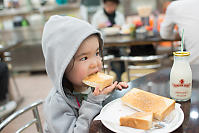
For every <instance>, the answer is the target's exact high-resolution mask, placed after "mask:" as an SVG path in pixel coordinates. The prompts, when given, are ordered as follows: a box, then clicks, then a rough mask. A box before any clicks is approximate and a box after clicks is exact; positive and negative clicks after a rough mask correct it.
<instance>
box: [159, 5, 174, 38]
mask: <svg viewBox="0 0 199 133" xmlns="http://www.w3.org/2000/svg"><path fill="white" fill-rule="evenodd" d="M174 10H175V7H174V5H169V6H168V7H167V11H166V14H165V18H164V21H163V22H162V24H161V26H160V36H161V37H162V38H163V39H174V38H175V36H176V32H175V30H174V26H175V24H176V23H175V19H176V18H175V12H174Z"/></svg>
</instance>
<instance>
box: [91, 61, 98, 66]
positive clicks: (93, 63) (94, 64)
mask: <svg viewBox="0 0 199 133" xmlns="http://www.w3.org/2000/svg"><path fill="white" fill-rule="evenodd" d="M97 64H98V63H97V60H92V61H91V64H90V68H95V67H97Z"/></svg>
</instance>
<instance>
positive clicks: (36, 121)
mask: <svg viewBox="0 0 199 133" xmlns="http://www.w3.org/2000/svg"><path fill="white" fill-rule="evenodd" d="M41 104H43V100H39V101H37V102H34V103H32V104H31V105H28V106H26V107H24V108H23V109H20V110H18V111H16V112H14V113H13V114H12V115H10V116H9V117H8V118H6V119H5V120H4V121H3V122H2V123H0V132H1V131H2V130H3V129H4V128H5V127H6V126H7V125H8V124H9V123H10V122H12V121H13V120H14V119H16V118H17V117H19V116H21V115H22V114H24V113H25V112H27V111H31V110H32V112H33V116H34V119H32V120H31V121H29V122H28V123H26V124H25V125H24V126H22V127H21V128H20V129H18V130H17V131H16V133H21V132H22V131H24V130H25V129H27V128H28V127H30V126H31V125H32V124H36V128H37V131H38V133H43V129H42V124H41V120H40V116H39V111H38V106H39V105H41Z"/></svg>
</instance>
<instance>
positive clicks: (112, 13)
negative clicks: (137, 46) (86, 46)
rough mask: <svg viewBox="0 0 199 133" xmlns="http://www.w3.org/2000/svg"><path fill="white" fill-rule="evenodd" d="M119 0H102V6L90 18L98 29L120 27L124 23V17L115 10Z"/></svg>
mask: <svg viewBox="0 0 199 133" xmlns="http://www.w3.org/2000/svg"><path fill="white" fill-rule="evenodd" d="M119 4H120V1H119V0H103V8H102V9H99V10H98V11H97V12H96V13H95V14H94V15H93V18H92V20H91V23H92V25H94V26H96V27H97V28H98V29H101V28H106V27H121V26H122V25H124V24H125V17H124V15H123V14H122V13H120V12H119V11H117V8H118V6H119Z"/></svg>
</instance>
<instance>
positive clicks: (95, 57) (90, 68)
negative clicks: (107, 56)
mask: <svg viewBox="0 0 199 133" xmlns="http://www.w3.org/2000/svg"><path fill="white" fill-rule="evenodd" d="M74 58H75V60H71V62H70V63H69V65H68V66H69V67H67V69H66V77H67V79H68V80H69V81H71V82H72V84H73V86H74V88H75V89H78V88H81V87H83V86H84V84H83V83H82V80H83V79H84V78H85V77H87V76H88V75H90V74H93V73H96V72H98V71H101V70H102V58H101V57H100V55H99V41H98V38H97V36H94V35H93V36H90V37H88V38H87V39H86V40H84V41H83V43H82V44H81V45H80V47H79V49H78V50H77V52H76V54H75V56H74ZM71 65H72V66H71ZM71 67H72V68H71ZM69 69H70V70H69Z"/></svg>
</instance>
